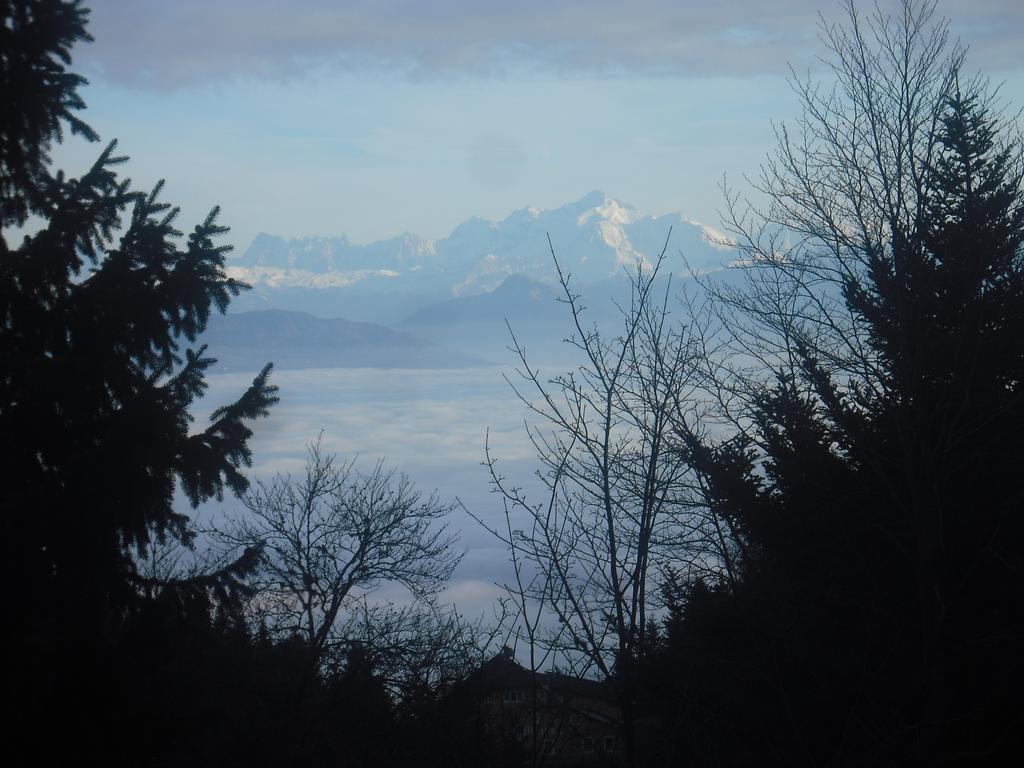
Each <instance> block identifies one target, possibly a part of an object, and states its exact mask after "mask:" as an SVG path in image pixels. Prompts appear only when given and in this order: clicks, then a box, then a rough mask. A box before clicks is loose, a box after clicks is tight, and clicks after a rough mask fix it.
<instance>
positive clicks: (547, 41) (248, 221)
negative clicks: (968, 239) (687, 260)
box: [55, 0, 1024, 252]
mask: <svg viewBox="0 0 1024 768" xmlns="http://www.w3.org/2000/svg"><path fill="white" fill-rule="evenodd" d="M886 4H888V5H891V4H892V0H883V6H885V5H886ZM86 5H87V6H89V7H90V8H92V15H91V21H90V25H89V30H90V32H91V34H92V35H93V37H94V38H95V42H93V43H91V44H88V45H84V44H81V45H79V47H78V48H76V49H75V50H74V52H73V53H74V64H73V68H74V69H75V70H76V71H78V72H80V73H81V74H84V75H85V76H86V77H87V78H88V79H89V81H90V84H89V85H88V86H87V87H85V88H84V89H83V91H82V95H83V96H84V98H85V101H86V103H87V104H88V106H89V108H88V110H87V111H86V112H85V114H84V117H85V119H86V121H87V122H89V123H90V124H91V125H92V126H93V127H94V128H95V129H96V130H97V131H98V132H99V133H100V135H101V136H102V138H103V140H109V139H113V138H116V139H117V140H118V142H119V150H120V152H121V153H123V154H127V155H128V156H130V158H131V162H130V164H129V165H128V166H127V170H126V173H127V175H129V176H131V177H132V179H133V180H134V181H135V183H136V185H137V186H139V187H142V188H148V187H150V186H152V185H153V184H154V183H155V182H156V181H157V180H159V179H166V181H167V186H166V191H165V194H164V198H165V200H166V201H167V202H171V203H174V204H177V205H180V206H181V208H182V216H181V218H180V219H179V225H180V228H184V229H186V230H187V229H190V228H191V226H192V225H193V224H194V223H198V221H200V220H201V219H202V218H203V217H204V216H205V214H206V213H207V212H208V211H209V209H210V208H212V207H213V206H214V205H220V206H221V208H222V216H221V221H222V223H224V224H227V225H228V226H230V227H231V228H232V232H231V233H230V235H229V236H228V240H229V242H231V243H233V244H234V245H235V246H236V248H237V249H238V250H239V252H241V251H242V250H244V249H245V247H246V246H247V245H248V243H249V242H250V241H251V240H252V238H253V237H254V236H255V235H256V234H257V233H259V232H268V233H272V234H277V235H282V236H285V237H298V236H306V235H342V234H345V235H347V236H348V237H349V238H350V239H351V240H352V241H353V242H357V243H365V242H369V241H373V240H378V239H383V238H387V237H393V236H396V235H399V234H401V233H403V232H406V231H411V232H415V233H416V234H419V235H422V236H424V237H430V238H440V237H444V236H446V235H447V234H448V233H449V232H450V231H451V230H452V229H453V228H454V227H455V226H456V225H457V224H459V223H460V222H462V221H464V220H465V219H467V218H469V217H470V216H472V215H479V216H483V217H485V218H492V219H500V218H504V217H505V216H506V215H508V214H509V213H511V212H512V211H513V210H516V209H519V208H523V207H526V206H537V207H542V208H552V207H557V206H559V205H562V204H563V203H566V202H569V201H572V200H576V199H578V198H580V197H582V196H583V195H584V194H586V193H588V192H590V191H591V190H595V189H600V190H602V191H604V192H606V193H607V194H609V195H611V196H612V197H615V198H617V199H619V200H622V201H625V202H628V203H632V204H633V205H635V206H636V207H637V208H638V209H639V210H640V211H642V212H644V213H652V214H662V213H668V212H674V211H680V212H682V213H683V214H684V215H686V216H688V217H689V218H691V219H694V220H697V221H701V222H703V223H706V224H711V225H715V224H717V223H718V219H719V217H718V213H717V211H718V210H719V208H720V207H721V203H722V195H721V192H720V191H719V185H720V183H721V181H722V179H723V177H727V178H728V179H729V180H730V183H732V184H734V185H737V186H739V187H742V186H743V185H744V183H745V182H744V180H743V177H744V174H756V172H757V169H758V166H759V164H760V163H761V162H762V160H763V159H764V157H765V155H766V154H767V153H768V152H769V151H770V150H771V148H772V147H773V145H774V137H773V123H774V124H776V125H777V124H779V123H780V122H783V121H786V120H791V119H793V118H794V117H795V116H796V115H797V114H798V112H799V105H798V101H797V99H796V98H795V97H794V96H793V94H792V92H791V90H790V88H789V86H788V85H787V81H786V74H787V71H788V67H790V66H792V67H793V68H794V69H795V70H796V71H797V72H808V71H809V72H811V73H812V76H818V73H823V72H824V70H823V68H822V64H821V62H820V61H819V58H818V57H820V56H822V55H824V53H825V50H824V48H823V46H822V44H821V42H820V41H819V39H818V35H819V32H820V30H819V23H820V21H821V19H820V18H819V13H821V14H822V18H823V19H824V20H825V21H826V22H827V21H830V20H837V19H840V18H841V17H842V9H841V7H840V6H839V4H838V3H836V2H835V1H834V0H773V1H772V2H770V3H765V2H762V0H730V2H728V3H717V4H713V3H710V2H707V0H699V1H698V0H633V2H630V3H623V2H621V0H590V1H589V2H582V0H560V1H559V2H551V0H547V1H546V2H538V1H537V0H521V1H520V2H516V3H510V2H507V0H506V1H503V2H492V1H491V0H431V1H430V2H427V1H425V0H360V1H358V2H348V1H347V0H336V1H334V2H331V1H329V0H290V1H289V2H287V3H286V2H277V1H276V0H217V1H216V2H211V1H210V0H175V2H167V1H166V0H131V2H129V1H128V0H91V2H90V1H89V0H86ZM861 5H862V6H863V7H867V4H863V3H862V4H861ZM713 6H714V7H713ZM938 15H943V16H946V17H948V18H949V19H950V24H951V29H952V33H953V35H954V36H956V37H958V38H959V39H960V40H961V41H962V42H963V43H964V44H966V45H968V47H969V57H968V70H969V71H975V70H980V71H983V72H985V73H986V74H988V75H990V76H991V77H992V78H993V79H994V80H995V81H996V82H1003V83H1004V86H1003V94H1004V96H1005V97H1006V98H1007V99H1008V100H1009V101H1011V102H1013V103H1015V104H1017V105H1024V57H1021V56H1020V53H1019V51H1020V45H1021V42H1022V41H1024V2H1020V0H945V1H944V2H940V4H939V7H938ZM98 151H99V148H98V147H96V146H95V145H86V144H85V143H84V142H82V141H80V140H77V139H70V140H69V141H68V142H67V143H66V144H65V145H64V146H63V147H61V148H60V149H59V151H57V152H56V153H55V157H56V159H57V161H58V164H60V165H61V166H62V167H64V168H65V169H66V170H67V171H68V172H70V173H72V174H73V175H77V174H78V173H80V172H82V171H83V170H84V169H85V168H86V167H88V165H89V164H90V163H91V162H92V160H93V159H94V158H95V157H96V155H97V154H98Z"/></svg>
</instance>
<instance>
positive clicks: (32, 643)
mask: <svg viewBox="0 0 1024 768" xmlns="http://www.w3.org/2000/svg"><path fill="white" fill-rule="evenodd" d="M0 16H2V23H0V37H2V43H3V44H2V45H0V70H2V74H0V77H2V88H3V92H2V96H0V99H2V101H3V103H4V109H3V118H2V122H0V129H2V131H0V224H2V235H0V256H2V262H0V359H2V360H3V370H2V374H0V433H2V434H3V440H2V441H0V442H2V446H0V466H3V468H4V472H5V480H4V482H3V483H2V486H0V510H2V511H3V518H4V534H5V535H4V544H3V547H4V550H3V555H4V557H3V560H4V566H3V567H4V569H5V570H4V574H5V578H6V582H5V583H6V584H8V585H9V587H10V594H11V599H10V601H9V604H10V608H11V609H10V611H9V616H10V617H11V619H12V622H13V626H14V628H15V629H14V636H15V640H16V644H17V645H18V647H19V649H20V652H21V654H22V661H23V664H22V665H21V668H20V672H19V675H18V676H17V680H16V685H15V689H16V690H18V691H19V692H20V693H22V694H24V693H25V692H26V691H29V690H31V691H32V692H33V693H32V695H31V696H30V697H28V698H27V701H30V702H32V701H34V702H37V704H38V706H40V707H42V708H44V709H45V708H46V707H54V706H56V707H57V708H58V710H59V709H60V707H63V706H67V707H69V708H71V707H72V706H73V705H72V704H70V703H66V702H61V703H60V704H57V702H58V700H60V699H61V694H60V693H59V692H63V693H69V692H70V693H71V694H72V697H73V698H72V699H71V700H70V701H74V700H75V699H76V698H77V697H80V696H82V695H83V694H84V692H85V690H91V693H92V695H94V696H99V695H101V694H102V690H103V684H102V680H103V678H102V674H103V673H102V670H103V669H104V668H105V667H104V664H105V662H103V661H102V659H103V658H107V657H108V656H113V657H116V655H117V653H116V649H117V648H118V644H119V642H121V637H122V633H123V630H124V623H123V622H124V619H125V618H126V617H127V616H128V615H130V614H131V612H132V611H133V610H134V608H135V607H136V606H137V605H138V601H139V600H140V599H142V598H143V597H144V595H145V594H147V592H149V593H150V594H151V593H152V590H153V589H154V588H155V587H156V585H154V584H152V583H148V584H146V583H144V581H145V580H144V579H142V578H141V577H140V576H139V574H138V572H137V569H136V565H135V557H134V556H135V555H136V554H144V553H145V551H146V549H147V547H148V546H149V545H150V544H151V542H153V541H154V540H164V539H166V538H171V539H178V540H181V541H184V542H186V543H187V542H188V541H189V540H190V537H191V533H190V531H189V525H188V524H189V517H188V516H187V515H186V514H185V513H182V512H180V511H178V510H176V509H175V505H174V496H175V488H176V485H178V484H180V487H181V489H182V490H183V491H184V493H185V495H186V496H187V498H188V500H189V502H190V503H191V504H192V505H198V504H199V503H200V502H202V501H203V500H206V499H209V498H211V497H217V498H220V497H221V496H222V495H223V493H224V490H225V488H228V489H229V490H231V491H232V492H235V493H240V492H242V491H244V490H245V489H246V488H247V481H246V479H245V477H244V476H243V474H242V469H243V468H244V467H245V466H247V465H248V464H249V462H250V460H251V454H250V451H249V448H248V440H249V438H250V436H251V434H252V433H251V430H250V428H249V427H248V426H247V421H248V420H251V419H254V418H257V417H259V416H263V415H265V414H266V413H267V409H268V408H269V407H270V406H271V405H272V404H273V403H274V402H276V400H277V397H276V395H275V392H276V388H275V387H273V386H270V385H269V384H268V381H267V379H268V375H269V373H270V365H269V364H268V365H267V367H266V368H264V369H263V371H262V372H261V373H260V374H259V375H258V376H257V377H256V378H255V380H254V381H253V383H252V386H250V387H249V388H248V389H247V390H246V391H245V392H244V394H243V395H242V396H241V397H240V398H239V399H238V400H237V401H235V402H233V403H230V404H228V405H226V406H224V407H222V408H219V409H217V410H216V411H215V412H214V413H213V416H212V418H211V421H210V423H209V424H208V425H206V426H205V427H203V428H200V429H198V430H195V431H193V428H192V417H191V415H190V413H189V409H190V407H191V406H192V404H193V402H194V401H195V400H196V398H198V397H201V396H202V394H203V392H204V390H205V388H206V384H205V381H204V372H205V371H206V369H207V368H208V366H209V365H210V364H211V363H212V362H213V360H212V359H211V358H208V357H206V356H205V354H204V353H205V347H199V348H198V349H193V348H190V347H189V346H188V345H189V344H190V343H192V342H194V341H195V339H196V337H197V335H198V334H199V333H200V332H202V331H203V329H204V327H205V325H206V321H207V318H208V317H209V315H210V312H211V311H212V310H213V309H216V310H219V311H224V310H225V308H226V307H227V305H228V303H229V301H230V300H231V297H232V296H234V295H236V294H237V293H238V292H239V291H240V290H242V289H243V288H244V287H245V286H244V285H243V284H241V283H239V282H237V281H234V280H231V279H229V278H228V277H227V276H226V274H225V272H224V256H225V253H226V251H227V250H228V246H223V245H217V244H216V243H215V239H216V238H217V236H219V235H221V234H223V233H224V232H225V231H226V229H225V228H224V227H221V226H219V225H218V224H217V209H214V210H213V211H212V212H211V213H210V215H209V216H208V217H207V218H206V220H205V221H203V222H202V223H201V224H200V225H199V226H197V227H196V228H195V229H194V231H193V232H192V233H191V235H190V236H189V237H188V238H187V241H186V242H185V244H184V245H183V246H180V245H179V243H178V238H179V236H180V233H179V232H178V231H177V230H176V229H175V228H174V221H175V217H176V215H177V209H176V208H171V207H170V206H168V205H167V204H165V203H161V202H159V200H158V194H159V192H160V189H161V186H162V184H158V185H157V187H156V189H154V190H153V192H152V193H150V194H148V195H144V194H139V193H138V192H134V191H132V190H131V189H130V186H129V182H128V181H127V180H121V179H119V178H118V176H117V173H116V169H117V166H118V165H120V164H122V163H123V162H124V161H125V158H122V157H118V156H116V155H115V152H114V149H115V144H114V143H113V142H112V143H111V144H110V145H108V146H107V148H106V149H105V150H104V151H102V152H101V153H100V156H99V158H98V160H97V161H96V163H95V164H94V165H93V166H92V168H90V169H89V170H88V171H87V172H86V173H85V174H84V175H82V176H81V177H80V178H77V179H75V178H68V177H66V176H65V175H64V174H63V172H57V173H55V174H52V173H51V172H50V158H49V150H50V148H51V146H52V144H53V142H55V141H60V140H61V138H62V135H63V129H64V127H70V128H71V130H72V131H73V132H75V133H78V134H81V135H82V136H84V137H86V138H88V139H96V135H95V133H94V132H93V131H92V130H91V129H90V128H89V127H88V126H87V125H85V123H83V122H82V121H81V120H79V119H78V118H77V117H75V115H74V110H76V109H80V108H81V107H82V106H84V105H83V102H82V100H81V98H80V97H79V95H78V90H77V89H78V87H79V86H80V85H82V84H83V83H84V82H85V81H84V80H83V79H82V78H81V77H79V76H77V75H74V74H71V73H69V72H67V71H66V69H65V67H66V65H68V64H69V63H70V49H71V46H72V45H73V44H74V43H75V42H78V41H81V40H88V39H89V37H88V35H87V34H86V33H85V22H86V16H87V12H86V11H85V10H84V9H83V8H82V7H81V5H80V4H79V3H78V2H57V1H55V0H36V1H34V2H14V3H11V2H5V3H2V4H0ZM29 214H33V215H35V216H36V217H38V220H39V226H38V228H37V229H36V230H35V231H31V230H19V229H18V228H19V227H21V226H22V225H24V224H26V222H27V221H28V216H29ZM26 232H28V234H26ZM19 236H20V237H21V242H20V244H19V245H17V246H13V247H12V245H11V239H12V238H15V237H19ZM253 560H254V553H245V555H244V557H242V558H241V559H240V560H239V561H238V562H237V563H235V564H234V566H233V567H231V568H227V569H225V570H223V571H221V572H220V573H217V574H208V575H207V577H206V578H204V579H199V580H193V581H191V582H188V583H180V584H165V585H163V592H164V593H168V592H169V591H175V590H177V592H178V595H179V597H180V598H181V599H180V600H179V602H178V604H179V607H181V608H184V607H185V606H186V605H191V606H192V607H193V608H195V605H196V602H195V601H196V600H197V599H199V598H200V597H201V596H202V595H206V598H207V599H206V600H205V603H204V601H203V600H200V603H204V605H206V606H207V607H208V606H209V605H210V600H214V599H216V597H217V596H220V597H221V598H226V597H228V596H230V594H231V592H232V591H233V590H236V589H237V588H238V587H239V586H240V582H239V581H238V575H239V572H240V571H241V570H244V569H245V568H246V567H251V566H252V565H253ZM97 676H99V677H97ZM75 681H77V683H76V682H75ZM77 684H81V688H83V690H76V685H77ZM22 686H24V687H22ZM90 686H91V688H90ZM27 709H28V710H29V711H30V712H28V713H27V714H26V716H27V717H31V716H32V714H31V711H34V710H33V708H32V706H28V707H27ZM35 714H36V715H38V714H39V712H35ZM86 720H88V718H86Z"/></svg>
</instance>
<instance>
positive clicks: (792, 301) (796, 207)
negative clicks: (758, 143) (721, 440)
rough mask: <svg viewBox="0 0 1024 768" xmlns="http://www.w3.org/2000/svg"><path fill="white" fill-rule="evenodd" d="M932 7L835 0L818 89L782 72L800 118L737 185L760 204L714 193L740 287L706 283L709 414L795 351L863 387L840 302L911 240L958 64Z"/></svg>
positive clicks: (858, 321) (866, 362)
mask: <svg viewBox="0 0 1024 768" xmlns="http://www.w3.org/2000/svg"><path fill="white" fill-rule="evenodd" d="M935 6H936V2H935V0H903V2H901V3H900V5H899V7H898V10H897V12H896V14H895V16H891V15H888V14H886V13H885V12H884V11H883V10H882V9H881V8H880V7H879V6H877V5H876V6H875V8H874V10H873V11H872V12H870V13H869V14H867V15H864V14H862V13H861V12H860V11H858V9H857V7H856V5H855V4H854V2H853V0H844V2H843V7H844V9H845V12H846V23H845V24H828V23H826V22H825V21H824V20H822V22H821V39H822V41H823V42H824V44H825V46H826V48H827V51H828V54H829V55H828V56H827V58H826V59H825V63H826V64H827V65H828V66H829V68H830V71H831V75H832V77H831V83H830V84H822V83H821V82H819V81H817V80H815V79H813V78H812V76H811V75H810V74H806V75H798V74H797V73H796V72H792V73H791V77H790V83H791V86H792V88H793V90H794V92H795V93H796V95H797V97H798V99H799V101H800V103H801V106H802V115H801V116H800V118H798V119H797V120H796V121H795V123H794V124H792V125H789V124H783V125H781V126H779V127H778V129H777V130H776V139H777V149H776V150H775V153H774V155H773V156H771V157H770V158H769V159H768V161H767V162H766V163H765V165H764V166H763V167H762V168H761V173H760V177H759V178H758V179H756V180H753V181H751V186H752V187H753V188H754V190H755V192H757V193H759V196H760V197H761V198H763V199H764V200H766V201H767V202H766V203H765V204H763V205H758V204H756V203H754V202H752V201H751V199H750V198H749V197H746V196H743V195H740V194H739V193H736V192H735V191H733V190H732V189H730V188H728V187H725V188H724V193H725V200H726V208H725V212H724V219H725V222H724V226H725V229H726V231H727V233H728V238H729V239H728V243H729V244H730V245H731V246H733V247H735V248H737V249H738V250H739V251H740V252H741V253H742V254H743V256H744V261H743V264H742V270H741V277H742V279H741V280H739V281H733V283H732V285H731V286H726V285H725V284H723V283H718V284H715V283H713V282H711V283H709V288H710V290H711V292H712V294H713V295H714V297H715V298H716V299H717V301H716V302H715V304H714V309H713V312H714V314H715V315H716V316H717V319H718V320H719V321H720V322H719V323H718V324H717V326H716V330H717V331H718V332H719V334H720V336H719V338H720V339H721V337H728V344H727V346H728V348H729V350H730V352H731V357H730V360H729V361H728V362H727V361H726V359H725V358H724V357H723V356H719V357H718V359H717V360H716V361H714V364H715V366H716V370H715V371H714V373H715V374H716V375H714V376H712V377H711V381H713V382H715V383H716V384H717V387H718V389H717V391H718V393H719V394H720V395H721V396H722V397H723V403H727V402H731V403H732V404H733V405H735V406H737V407H739V408H740V409H742V408H743V407H745V405H746V404H747V403H749V401H750V395H751V394H754V393H756V392H757V390H758V388H759V386H760V383H761V382H763V381H764V380H765V378H766V377H770V376H773V375H775V373H776V372H778V371H779V370H780V369H785V370H786V371H787V372H790V373H793V372H795V367H796V365H797V361H798V360H800V359H801V357H802V352H801V350H813V351H814V355H815V357H816V359H818V360H819V362H820V363H821V364H822V365H823V366H824V367H825V368H826V369H827V370H829V371H831V372H835V373H839V374H841V375H842V376H844V377H845V378H846V380H848V381H850V382H851V383H853V382H857V383H858V385H860V386H866V387H871V388H873V387H875V386H876V382H877V381H878V379H879V376H878V366H877V360H875V358H874V353H873V352H872V351H871V349H870V344H869V343H868V333H869V329H868V327H867V325H866V323H865V322H864V320H863V318H861V317H859V316H858V315H857V313H855V312H852V311H851V310H850V307H849V306H848V304H847V302H845V301H844V300H843V290H844V289H845V287H846V286H848V285H850V284H853V283H860V282H863V281H864V279H865V278H866V276H867V275H868V274H869V273H870V272H871V270H873V269H878V268H879V265H880V264H882V263H885V262H886V261H888V260H891V259H892V257H893V255H894V248H895V249H896V250H897V251H898V250H899V247H900V245H901V240H903V241H906V240H907V239H913V238H915V237H917V236H918V234H919V233H918V231H917V230H918V223H919V222H920V221H921V218H922V213H923V210H924V206H925V205H926V204H927V198H928V194H927V186H928V179H929V175H930V172H931V171H930V169H931V168H933V166H934V163H935V161H936V157H937V152H938V151H939V148H938V146H937V136H938V133H939V132H938V130H937V129H938V126H939V123H940V120H941V117H942V114H943V110H944V108H945V105H946V99H947V97H948V96H949V94H950V93H951V91H952V89H953V87H954V85H955V83H956V82H957V81H958V77H959V73H960V71H961V69H962V66H963V61H964V50H963V48H962V47H961V46H960V45H959V44H957V43H955V42H953V41H951V39H950V35H949V25H948V22H947V21H946V20H944V19H943V20H938V21H936V20H935V19H934V13H935ZM897 258H898V256H897ZM896 268H897V269H899V265H898V264H897V265H896ZM737 283H738V285H737ZM730 374H732V375H730ZM727 410H728V409H727Z"/></svg>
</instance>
